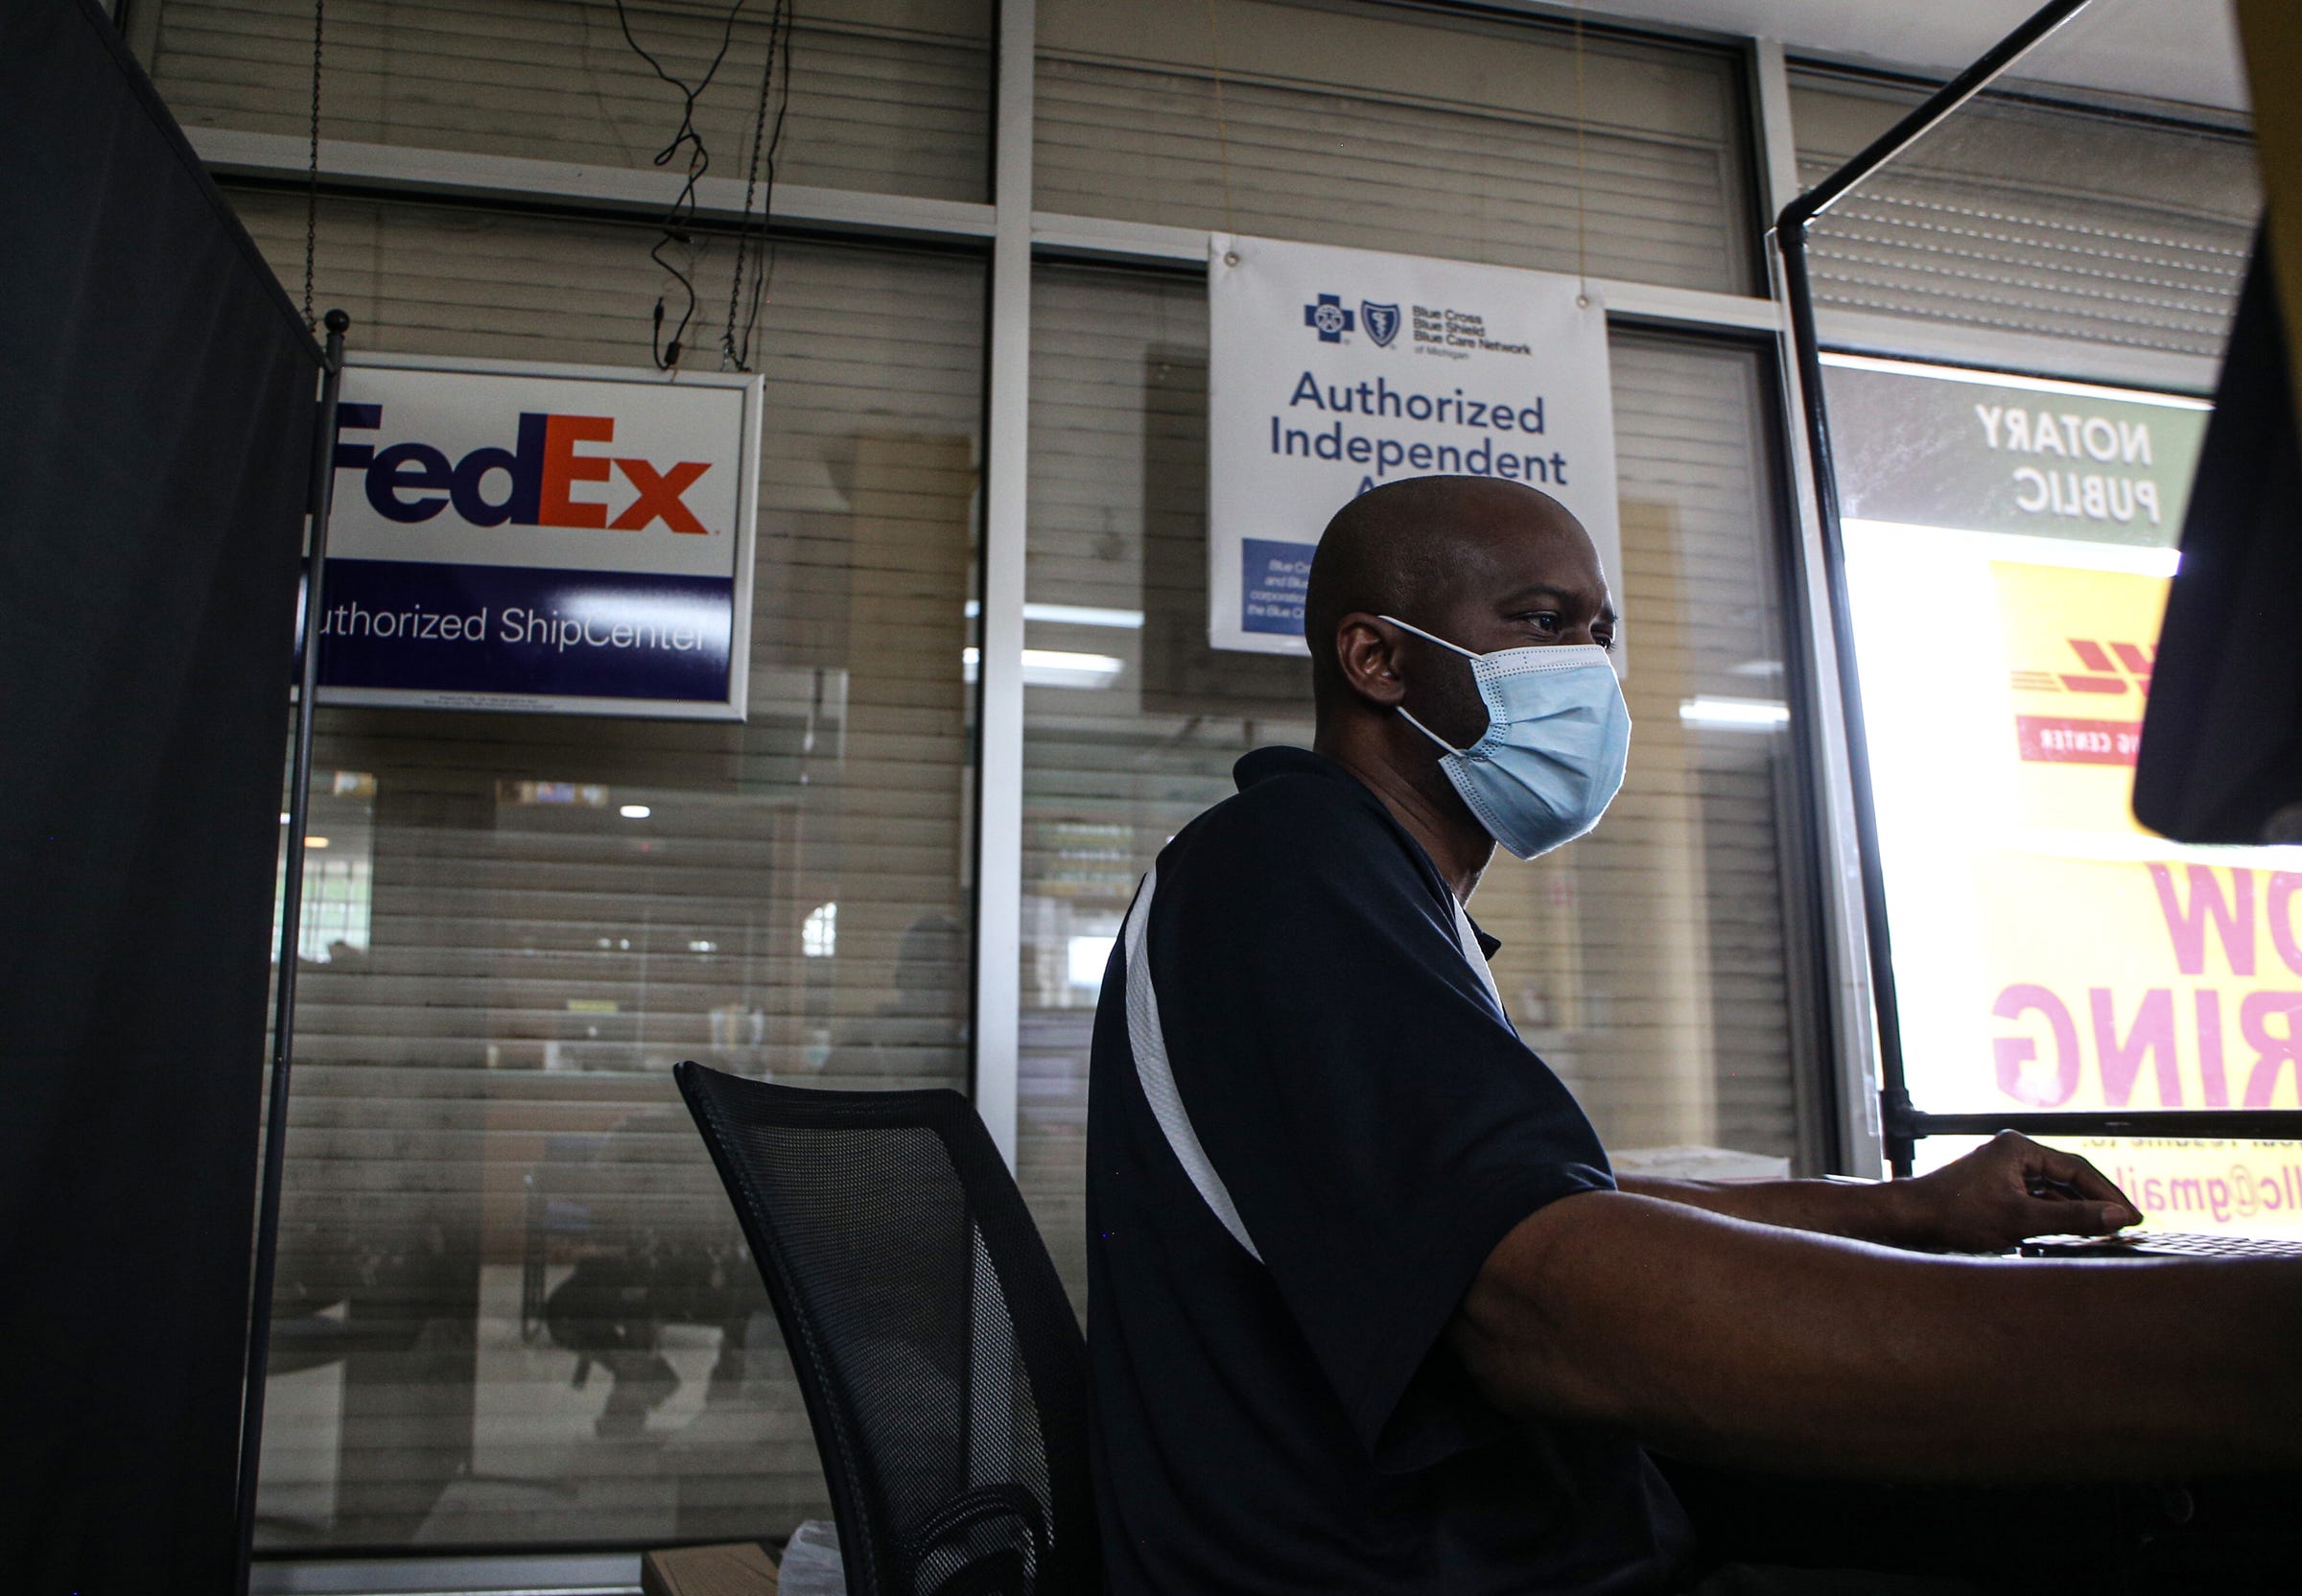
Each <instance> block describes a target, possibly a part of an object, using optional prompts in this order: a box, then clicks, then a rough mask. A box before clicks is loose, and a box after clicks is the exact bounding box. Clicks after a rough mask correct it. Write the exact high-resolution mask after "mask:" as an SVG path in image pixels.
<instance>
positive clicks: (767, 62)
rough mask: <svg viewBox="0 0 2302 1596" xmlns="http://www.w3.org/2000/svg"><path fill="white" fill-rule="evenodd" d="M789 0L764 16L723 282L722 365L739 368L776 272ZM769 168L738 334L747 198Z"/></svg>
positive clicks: (745, 364)
mask: <svg viewBox="0 0 2302 1596" xmlns="http://www.w3.org/2000/svg"><path fill="white" fill-rule="evenodd" d="M791 25H792V17H791V0H775V8H774V10H773V11H771V12H768V16H767V54H766V58H765V59H764V60H763V62H762V63H761V66H760V100H759V106H758V108H757V109H756V110H755V112H754V113H753V117H752V126H751V159H750V161H749V163H748V164H747V165H746V167H745V169H744V175H743V226H742V228H741V229H740V230H739V231H738V232H737V234H736V266H735V270H734V271H733V272H732V273H731V274H730V275H729V277H728V283H727V324H726V326H725V327H724V328H723V329H722V330H721V331H720V334H719V354H720V365H721V366H722V367H723V368H724V367H727V366H731V365H732V366H733V367H735V369H737V370H738V371H749V370H750V369H751V343H752V338H753V336H754V335H755V334H756V333H757V332H758V330H759V325H760V307H761V305H762V304H763V303H764V301H765V299H766V295H767V286H768V280H769V279H770V278H771V277H773V276H774V274H775V236H774V233H773V232H772V230H771V229H770V227H769V219H770V217H771V216H772V215H773V214H774V210H775V162H776V156H777V154H778V153H780V152H781V151H782V149H783V145H784V118H785V116H786V115H787V113H788V112H789V111H790V109H791ZM779 64H780V66H781V70H782V79H783V92H782V93H781V94H780V95H777V96H774V99H775V125H774V128H773V129H772V130H770V129H769V128H768V125H767V102H768V100H769V98H770V94H769V90H770V87H771V85H772V84H773V83H774V82H775V81H776V77H777V69H778V66H779ZM763 162H764V164H765V166H766V169H767V183H766V194H765V196H764V197H763V199H762V201H761V204H760V225H759V232H758V241H759V250H760V259H759V262H758V264H757V266H756V267H754V268H753V272H754V274H753V277H752V282H751V294H750V298H749V302H748V304H747V305H746V306H745V308H744V311H743V316H742V332H741V333H740V335H739V334H738V332H737V330H736V328H737V305H738V303H739V302H740V301H741V300H742V299H743V270H744V267H745V264H746V260H747V257H748V256H749V255H750V253H751V247H752V239H753V235H752V233H751V232H750V231H749V227H750V223H751V197H752V193H753V191H754V189H755V188H756V187H757V186H758V185H759V178H760V168H761V165H762V164H763Z"/></svg>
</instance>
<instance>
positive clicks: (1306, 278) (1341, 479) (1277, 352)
mask: <svg viewBox="0 0 2302 1596" xmlns="http://www.w3.org/2000/svg"><path fill="white" fill-rule="evenodd" d="M1208 306H1209V357H1208V599H1209V616H1208V637H1209V641H1210V643H1211V644H1212V645H1214V646H1215V647H1217V648H1237V649H1247V650H1252V651H1256V652H1261V653H1285V654H1301V653H1304V652H1305V651H1306V649H1305V645H1304V640H1303V599H1304V587H1305V584H1306V581H1307V579H1308V577H1309V575H1310V566H1311V553H1312V551H1313V550H1314V549H1315V548H1316V547H1317V546H1318V542H1319V534H1320V532H1321V530H1322V529H1324V528H1325V527H1326V526H1327V520H1328V518H1329V517H1331V516H1332V515H1333V514H1334V513H1335V511H1336V510H1338V509H1340V508H1342V507H1343V505H1346V504H1347V503H1349V502H1350V501H1351V499H1352V498H1353V497H1355V496H1356V495H1358V494H1361V493H1365V492H1366V491H1368V490H1369V489H1370V488H1373V487H1375V486H1378V485H1379V484H1381V483H1384V482H1393V481H1399V480H1400V479H1402V478H1407V477H1428V476H1434V475H1449V476H1451V475H1468V476H1474V477H1499V478H1501V479H1503V480H1504V481H1519V482H1526V483H1529V484H1531V485H1533V486H1535V487H1538V488H1540V489H1542V490H1543V491H1544V492H1546V493H1549V494H1551V495H1553V496H1554V497H1556V498H1557V499H1559V500H1560V501H1561V502H1562V503H1563V504H1564V505H1566V507H1567V508H1568V509H1570V510H1572V511H1573V512H1574V513H1575V515H1576V517H1577V518H1578V519H1580V520H1581V521H1582V523H1583V525H1584V526H1585V527H1586V528H1588V529H1589V531H1590V535H1591V538H1592V540H1593V541H1594V542H1596V543H1597V545H1598V548H1599V557H1600V559H1601V560H1602V561H1603V562H1604V563H1605V565H1606V568H1607V572H1608V575H1609V578H1610V579H1611V580H1613V581H1615V582H1616V583H1618V584H1619V583H1620V581H1621V579H1622V561H1621V558H1620V553H1621V532H1620V529H1619V522H1618V518H1617V514H1616V509H1615V499H1614V411H1613V401H1612V396H1611V393H1610V389H1609V380H1608V365H1607V313H1606V309H1605V307H1604V306H1603V305H1601V304H1600V303H1599V301H1598V298H1597V296H1596V295H1595V294H1590V295H1586V294H1585V293H1583V290H1582V286H1581V285H1580V284H1579V282H1578V281H1577V279H1575V278H1573V277H1562V276H1555V275H1553V274H1551V273H1549V272H1542V271H1521V270H1514V269H1512V268H1508V267H1499V266H1474V265H1469V264H1467V263H1464V262H1461V261H1441V260H1427V259H1423V258H1421V257H1419V256H1410V255H1390V254H1380V253H1375V252H1374V251H1370V250H1364V249H1338V248H1331V247H1328V246H1324V245H1310V244H1281V243H1277V242H1274V241H1272V240H1269V239H1254V238H1233V237H1230V236H1227V235H1224V234H1217V235H1215V236H1214V237H1213V238H1212V239H1211V240H1210V257H1209V262H1208Z"/></svg>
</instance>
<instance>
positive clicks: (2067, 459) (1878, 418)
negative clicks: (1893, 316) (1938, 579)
mask: <svg viewBox="0 0 2302 1596" xmlns="http://www.w3.org/2000/svg"><path fill="white" fill-rule="evenodd" d="M1822 365H1823V373H1822V379H1823V391H1824V393H1825V394H1826V395H1828V397H1829V400H1830V426H1831V454H1832V456H1833V458H1834V462H1835V464H1836V467H1837V470H1838V476H1839V484H1840V485H1839V508H1840V513H1841V514H1843V515H1844V516H1845V517H1847V518H1848V519H1849V520H1857V521H1891V522H1895V523H1897V524H1900V525H1903V526H1922V527H1954V528H1961V529H1963V530H1968V531H1986V532H2007V533H2010V534H2014V535H2017V536H2025V537H2063V538H2076V539H2079V540H2081V541H2084V542H2091V543H2120V544H2128V545H2132V546H2135V547H2138V548H2149V549H2155V548H2163V547H2165V546H2166V545H2168V544H2170V543H2172V542H2173V541H2174V538H2175V536H2176V535H2177V534H2178V533H2179V532H2180V531H2181V528H2182V513H2183V511H2184V510H2185V509H2186V508H2187V507H2188V506H2189V504H2190V482H2191V479H2192V477H2194V476H2195V475H2196V472H2197V468H2198V450H2199V449H2200V447H2201V446H2202V445H2203V444H2204V443H2205V440H2206V419H2207V415H2208V413H2209V411H2210V409H2211V407H2209V406H2208V405H2207V404H2206V402H2205V401H2204V400H2201V399H2192V398H2188V397H2185V396H2183V395H2179V394H2167V393H2142V392H2136V391H2134V390H2132V389H2128V388H2112V387H2101V386H2099V385H2096V384H2091V383H2062V382H2044V381H2037V380H2033V379H2029V378H2021V377H2005V376H2001V375H1999V374H1998V373H1996V372H1988V371H1966V370H1961V369H1958V368H1956V367H1949V366H1938V365H1920V364H1913V363H1910V362H1905V361H1885V360H1873V359H1870V358H1868V357H1866V356H1861V355H1835V354H1834V355H1824V356H1823V357H1822Z"/></svg>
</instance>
